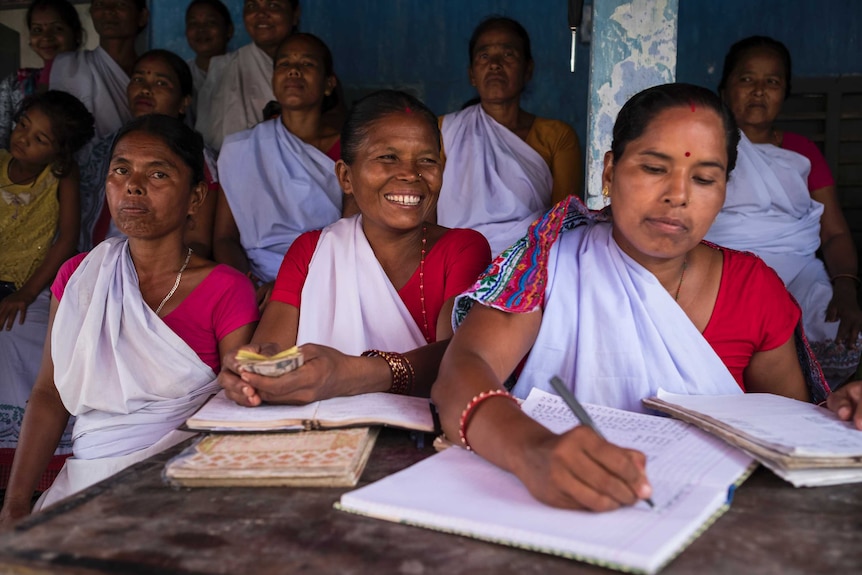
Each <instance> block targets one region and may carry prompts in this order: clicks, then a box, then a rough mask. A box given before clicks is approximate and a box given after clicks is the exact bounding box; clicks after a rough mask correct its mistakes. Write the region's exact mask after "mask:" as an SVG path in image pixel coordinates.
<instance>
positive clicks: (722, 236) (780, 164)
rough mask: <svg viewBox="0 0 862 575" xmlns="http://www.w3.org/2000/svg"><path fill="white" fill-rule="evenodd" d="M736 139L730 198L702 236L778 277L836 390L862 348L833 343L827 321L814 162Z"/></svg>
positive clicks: (828, 292) (828, 294)
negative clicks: (752, 257)
mask: <svg viewBox="0 0 862 575" xmlns="http://www.w3.org/2000/svg"><path fill="white" fill-rule="evenodd" d="M740 136H741V138H740V142H739V159H738V160H737V164H736V168H734V170H733V173H732V174H731V177H730V179H729V180H728V182H727V198H726V200H725V202H724V207H723V208H722V210H721V212H720V213H719V214H718V217H717V218H716V219H715V222H714V223H713V225H712V227H711V228H710V230H709V233H708V234H707V235H706V239H707V240H709V241H711V242H714V243H716V244H719V245H723V246H726V247H729V248H733V249H736V250H743V251H750V252H753V253H755V254H757V255H758V256H760V257H761V258H762V259H763V261H765V262H766V263H767V264H768V265H769V266H770V267H771V268H773V269H774V270H775V271H776V272H777V273H778V275H779V276H780V277H781V279H782V280H783V281H784V284H785V285H786V286H787V290H788V291H789V292H790V293H791V294H792V295H793V297H794V298H796V301H797V302H799V305H800V307H802V325H803V328H804V330H805V334H806V336H807V337H808V340H809V341H810V342H811V347H812V349H813V350H814V354H815V355H816V356H817V360H818V361H819V362H820V364H821V367H822V368H823V373H824V375H825V376H826V379H827V380H828V381H829V384H830V386H832V387H833V388H834V387H835V386H836V384H838V385H840V384H841V383H843V382H844V381H846V379H847V378H848V377H849V376H850V375H852V374H853V373H854V372H855V370H856V367H857V365H858V363H859V358H860V353H862V350H854V349H850V348H847V347H846V346H844V345H843V344H839V343H837V342H836V341H835V336H836V335H837V333H838V322H826V321H825V317H826V308H827V306H828V305H829V302H830V301H831V299H832V284H831V283H830V281H829V275H828V274H827V272H826V268H825V266H824V265H823V262H822V261H821V260H820V259H818V258H817V257H816V255H815V252H816V251H817V249H818V248H819V247H820V217H821V215H822V214H823V204H821V203H819V202H817V201H815V200H813V199H812V198H811V194H810V192H809V190H808V173H809V171H810V170H811V162H810V161H809V160H808V158H806V157H805V156H803V155H801V154H798V153H796V152H793V151H790V150H785V149H783V148H779V147H776V146H773V145H771V144H753V143H751V141H750V140H749V139H748V138H746V137H745V134H743V133H740Z"/></svg>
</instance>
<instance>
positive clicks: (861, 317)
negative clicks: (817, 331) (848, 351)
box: [826, 281, 862, 347]
mask: <svg viewBox="0 0 862 575" xmlns="http://www.w3.org/2000/svg"><path fill="white" fill-rule="evenodd" d="M826 321H839V322H841V323H840V324H838V334H837V335H836V336H835V339H836V341H839V342H843V343H844V344H845V345H847V346H850V347H853V346H856V344H857V341H858V339H859V333H860V332H862V309H859V303H858V301H857V299H856V284H855V282H854V283H850V284H849V286H847V285H843V284H841V283H838V281H836V283H835V287H834V289H833V291H832V300H831V301H830V302H829V306H828V307H827V308H826Z"/></svg>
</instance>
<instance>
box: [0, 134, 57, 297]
mask: <svg viewBox="0 0 862 575" xmlns="http://www.w3.org/2000/svg"><path fill="white" fill-rule="evenodd" d="M11 160H12V154H10V153H9V152H8V151H7V150H0V281H6V282H14V283H15V287H16V288H20V287H21V286H22V285H23V284H24V282H26V281H27V279H28V278H29V277H30V276H31V275H32V274H33V272H34V271H35V270H36V268H37V267H39V264H41V263H42V260H43V259H44V258H45V253H46V252H47V251H48V248H49V247H51V244H52V243H53V241H54V236H55V235H56V233H57V224H58V221H59V219H60V200H59V198H58V197H57V189H58V186H59V180H58V179H57V177H56V176H55V175H54V174H52V173H51V168H50V166H48V167H46V168H45V169H44V170H43V171H42V173H41V174H39V176H38V177H37V178H36V181H34V182H32V183H30V184H24V185H18V184H13V183H12V180H10V179H9V163H10V162H11Z"/></svg>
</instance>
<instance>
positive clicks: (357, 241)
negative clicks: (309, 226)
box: [296, 215, 426, 355]
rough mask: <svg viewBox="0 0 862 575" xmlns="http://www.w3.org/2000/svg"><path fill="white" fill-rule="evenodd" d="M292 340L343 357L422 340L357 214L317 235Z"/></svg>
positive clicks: (397, 348)
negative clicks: (332, 349) (326, 347)
mask: <svg viewBox="0 0 862 575" xmlns="http://www.w3.org/2000/svg"><path fill="white" fill-rule="evenodd" d="M300 305H301V309H300V310H299V328H298V332H297V337H296V339H297V344H299V345H302V344H304V343H317V344H322V345H327V346H330V347H333V348H335V349H337V350H339V351H340V352H342V353H346V354H348V355H359V354H360V353H362V352H363V351H365V350H367V349H384V350H386V351H395V352H399V353H403V352H406V351H410V350H412V349H416V348H417V347H421V346H423V345H425V344H426V342H425V337H424V336H423V335H422V332H421V330H420V329H419V326H418V325H416V322H415V321H414V320H413V317H412V316H411V315H410V312H409V311H408V310H407V306H405V305H404V302H403V301H402V300H401V296H399V295H398V291H397V290H396V289H395V287H394V286H393V285H392V282H390V281H389V278H388V277H387V276H386V272H384V271H383V267H382V266H381V265H380V262H378V261H377V257H376V256H375V255H374V251H373V250H372V249H371V245H370V244H369V243H368V239H367V238H366V237H365V232H363V231H362V217H361V216H359V215H356V216H353V217H351V218H345V219H341V220H338V221H337V222H335V223H334V224H332V225H330V226H328V227H326V228H325V229H324V230H323V232H322V233H321V234H320V239H319V240H318V242H317V247H316V248H315V250H314V254H313V255H312V257H311V263H310V264H309V266H308V275H307V276H306V279H305V284H304V285H303V287H302V298H301V304H300Z"/></svg>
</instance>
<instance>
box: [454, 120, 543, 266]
mask: <svg viewBox="0 0 862 575" xmlns="http://www.w3.org/2000/svg"><path fill="white" fill-rule="evenodd" d="M441 131H442V134H443V147H444V149H445V150H446V167H445V169H444V171H443V189H442V190H441V191H440V200H439V201H438V203H437V221H438V222H439V223H440V225H442V226H446V227H448V228H472V229H474V230H477V231H479V232H481V233H482V234H483V235H484V236H485V238H487V240H488V243H490V244H491V253H492V254H494V255H496V254H499V253H500V252H501V251H503V250H504V249H505V248H507V247H509V246H510V245H511V244H513V243H514V242H515V241H516V240H518V239H520V237H521V236H523V235H524V234H525V233H526V231H527V227H528V226H529V225H530V224H531V223H532V222H533V220H535V219H536V218H537V217H538V216H539V215H541V214H542V212H544V211H545V210H546V209H548V206H549V205H550V201H551V188H552V187H553V179H552V177H551V170H550V168H548V165H547V164H546V163H545V160H543V159H542V157H541V156H540V155H539V153H538V152H536V151H535V150H534V149H533V148H531V147H530V146H529V145H527V143H526V142H524V141H523V140H521V138H519V137H518V136H516V135H515V134H514V133H513V132H511V131H510V130H509V129H507V128H505V127H503V126H502V125H500V124H498V123H497V122H496V120H494V119H493V118H491V116H489V115H488V114H486V113H485V111H484V110H483V109H482V106H481V104H476V105H475V106H471V107H469V108H466V109H464V110H461V111H460V112H456V113H454V114H449V115H447V116H445V117H444V118H443V125H442V130H441Z"/></svg>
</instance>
